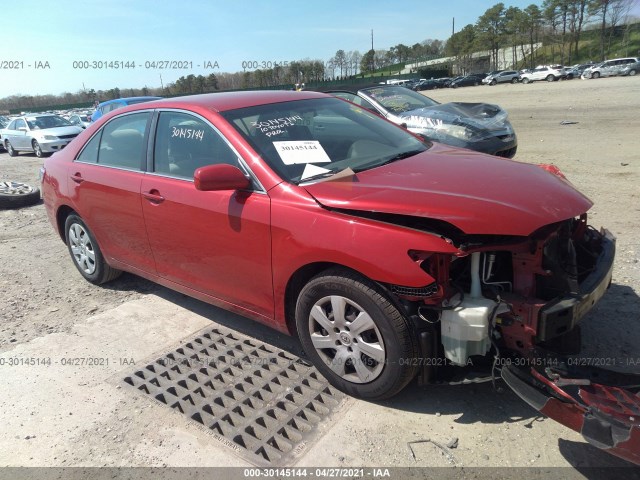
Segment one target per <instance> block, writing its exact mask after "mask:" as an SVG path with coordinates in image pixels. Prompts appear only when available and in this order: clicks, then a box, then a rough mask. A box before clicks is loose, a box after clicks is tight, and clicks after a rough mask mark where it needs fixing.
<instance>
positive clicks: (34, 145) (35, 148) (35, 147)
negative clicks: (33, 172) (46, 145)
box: [31, 140, 44, 158]
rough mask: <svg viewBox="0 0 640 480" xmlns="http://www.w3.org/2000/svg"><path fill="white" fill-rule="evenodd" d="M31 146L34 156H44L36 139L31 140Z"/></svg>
mask: <svg viewBox="0 0 640 480" xmlns="http://www.w3.org/2000/svg"><path fill="white" fill-rule="evenodd" d="M31 147H32V148H33V153H35V154H36V157H38V158H42V157H43V156H44V152H43V151H42V147H41V146H40V144H39V143H38V141H37V140H34V141H32V142H31Z"/></svg>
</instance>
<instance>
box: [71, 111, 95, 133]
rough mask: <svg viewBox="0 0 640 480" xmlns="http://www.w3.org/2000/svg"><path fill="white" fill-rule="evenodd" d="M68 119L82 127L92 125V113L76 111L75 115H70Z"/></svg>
mask: <svg viewBox="0 0 640 480" xmlns="http://www.w3.org/2000/svg"><path fill="white" fill-rule="evenodd" d="M68 120H69V123H71V124H72V125H75V126H77V127H80V128H82V129H84V128H87V127H88V126H89V125H91V115H78V114H75V113H74V114H73V115H69V119H68Z"/></svg>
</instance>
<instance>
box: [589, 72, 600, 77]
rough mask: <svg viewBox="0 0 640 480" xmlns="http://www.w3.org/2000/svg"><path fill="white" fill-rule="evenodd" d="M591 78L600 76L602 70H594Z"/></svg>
mask: <svg viewBox="0 0 640 480" xmlns="http://www.w3.org/2000/svg"><path fill="white" fill-rule="evenodd" d="M591 78H600V72H593V75H591Z"/></svg>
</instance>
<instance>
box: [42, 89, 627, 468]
mask: <svg viewBox="0 0 640 480" xmlns="http://www.w3.org/2000/svg"><path fill="white" fill-rule="evenodd" d="M548 170H552V171H548ZM42 191H43V196H44V202H45V205H46V209H47V212H48V215H49V218H50V220H51V223H52V224H53V226H54V227H55V229H56V230H57V231H58V233H59V234H60V237H61V238H62V240H64V241H65V242H66V244H67V245H68V248H69V252H70V255H71V258H72V260H73V262H74V264H75V266H76V267H77V269H78V270H79V271H80V273H81V274H82V275H83V276H84V277H85V278H86V279H87V280H88V281H90V282H93V283H96V284H101V283H104V282H107V281H110V280H113V279H115V278H116V277H117V276H118V274H119V273H120V272H121V271H128V272H132V273H135V274H137V275H140V276H142V277H145V278H148V279H151V280H153V281H155V282H158V283H160V284H162V285H165V286H168V287H169V288H172V289H175V290H178V291H180V292H183V293H186V294H188V295H191V296H193V297H196V298H199V299H201V300H204V301H206V302H210V303H212V304H215V305H218V306H221V307H223V308H227V309H230V310H233V311H236V312H239V313H241V314H242V315H245V316H248V317H251V318H253V319H255V320H257V321H260V322H262V323H265V324H268V325H271V326H272V327H274V328H276V329H278V330H280V331H283V332H288V333H291V334H295V335H297V336H299V338H300V341H301V343H302V345H303V347H304V349H305V351H306V353H307V355H308V356H309V358H310V359H311V360H312V361H313V363H314V364H315V365H316V366H317V368H318V369H319V370H320V371H321V372H322V373H323V374H324V375H325V376H326V377H327V379H328V380H329V381H330V382H331V383H332V384H333V385H335V386H336V387H338V388H340V389H342V390H344V391H346V392H348V393H350V394H352V395H355V396H359V397H364V398H369V399H380V398H385V397H389V396H391V395H394V394H396V393H398V392H399V391H400V390H401V389H402V388H404V387H405V386H406V385H407V384H408V383H409V382H410V381H411V380H412V379H414V378H415V377H416V376H419V378H420V380H421V381H422V382H430V381H436V380H437V381H450V382H454V381H460V379H461V378H462V379H464V374H465V368H468V367H469V366H473V370H474V371H475V372H477V371H478V370H479V368H480V366H482V365H486V370H485V372H486V374H485V376H484V377H483V379H484V380H487V379H491V378H493V376H494V375H495V374H496V372H501V374H502V377H503V378H504V379H505V381H506V382H507V383H508V384H509V385H510V386H511V387H512V388H514V390H516V392H517V393H518V394H519V395H521V396H522V397H523V398H524V399H525V400H527V401H528V402H529V403H531V404H532V405H534V406H535V407H536V408H539V409H540V410H541V411H543V412H544V413H545V414H547V415H549V416H551V417H553V418H556V419H557V420H559V421H561V422H563V423H565V424H567V425H569V426H570V427H572V428H575V429H578V430H580V431H582V432H583V433H584V434H585V436H586V437H587V438H588V439H589V440H591V441H593V442H594V443H596V444H598V445H599V446H600V447H602V448H606V449H610V450H612V451H613V453H615V454H617V455H620V456H622V457H624V458H627V459H630V460H632V461H636V462H637V461H638V459H639V454H638V445H639V440H638V439H639V435H638V432H639V421H640V415H638V414H637V412H638V410H640V408H639V406H640V401H639V400H638V397H637V395H635V393H634V390H633V389H634V388H635V390H637V385H638V384H639V383H640V382H638V380H637V377H635V378H631V377H630V378H622V377H615V376H613V374H612V376H607V375H605V374H603V373H602V371H599V372H596V374H598V375H599V376H598V377H597V380H594V381H592V380H591V379H592V378H593V375H594V372H593V369H590V368H582V367H576V366H575V365H573V364H571V363H570V362H567V361H566V359H567V357H566V356H565V354H567V353H569V352H567V351H565V350H563V345H566V344H575V343H576V342H575V341H565V340H575V339H576V338H579V336H577V335H575V333H574V332H575V331H576V329H575V328H574V327H576V326H577V324H578V322H579V320H580V319H581V318H582V317H583V316H584V315H585V314H586V313H587V312H588V311H589V310H590V309H591V307H592V306H593V305H594V304H595V303H596V302H597V301H598V300H599V299H600V298H601V297H602V295H604V294H605V291H606V289H607V287H608V285H609V283H610V281H611V271H612V266H613V258H614V251H615V240H614V238H613V237H612V236H611V234H609V233H608V232H607V231H606V230H602V231H597V230H595V229H593V228H591V227H589V226H588V225H587V214H586V212H587V210H588V209H589V208H590V207H591V205H592V204H591V202H590V201H589V200H588V199H587V198H586V197H585V196H584V195H582V194H580V193H579V192H578V191H576V190H575V189H574V188H573V187H572V186H571V184H569V183H568V182H567V181H566V179H564V177H563V176H562V175H561V173H560V172H558V171H554V170H553V169H546V170H545V169H543V168H539V167H538V166H534V165H527V164H522V163H518V162H514V161H511V160H506V159H502V158H498V157H493V156H489V155H484V154H480V153H476V152H471V151H468V150H462V149H457V148H453V147H450V146H445V145H441V144H436V143H433V144H431V143H425V142H424V141H423V140H421V139H419V138H417V137H415V136H414V135H412V134H411V133H409V132H407V131H406V130H404V129H402V128H400V127H398V126H396V125H393V124H391V123H390V122H387V121H386V120H384V119H382V118H380V117H378V116H376V115H374V114H373V113H371V112H369V111H367V110H364V109H362V108H360V107H358V106H356V105H353V104H351V103H349V102H346V101H344V100H340V99H337V98H333V97H330V96H327V95H324V94H320V93H313V92H277V91H272V92H239V93H238V92H236V93H218V94H211V95H200V96H192V97H184V98H174V99H170V100H160V101H153V102H149V103H144V104H139V105H135V106H131V107H127V108H123V109H120V110H117V111H115V112H113V113H111V114H109V115H107V116H105V117H104V118H102V119H100V120H99V121H98V122H96V123H95V124H93V125H92V126H90V127H89V128H87V130H85V131H84V132H83V133H82V134H80V135H79V136H78V138H77V139H75V140H74V141H73V142H72V143H71V144H70V145H69V146H67V147H66V148H65V149H64V150H63V151H61V152H59V153H57V154H56V155H54V156H53V157H52V158H49V159H47V160H46V161H45V164H44V169H43V185H42ZM475 379H476V380H478V378H477V377H476V378H475ZM596 382H597V383H596ZM625 385H626V386H633V385H635V387H630V388H629V389H627V390H622V387H624V386H625ZM620 392H624V393H620ZM623 394H624V395H627V397H624V398H625V399H624V400H623V399H622V397H621V396H620V395H623ZM629 399H631V400H629ZM634 402H635V403H634ZM594 412H597V413H598V414H597V415H595V414H594Z"/></svg>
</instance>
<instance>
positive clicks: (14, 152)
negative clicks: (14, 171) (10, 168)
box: [4, 140, 18, 157]
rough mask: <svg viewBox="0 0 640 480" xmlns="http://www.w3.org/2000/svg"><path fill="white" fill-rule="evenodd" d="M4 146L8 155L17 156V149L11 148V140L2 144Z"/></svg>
mask: <svg viewBox="0 0 640 480" xmlns="http://www.w3.org/2000/svg"><path fill="white" fill-rule="evenodd" d="M4 148H5V149H6V150H7V153H8V154H9V156H10V157H17V156H18V151H17V150H16V149H15V148H13V145H11V142H10V141H9V140H7V141H6V143H5V144H4Z"/></svg>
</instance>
